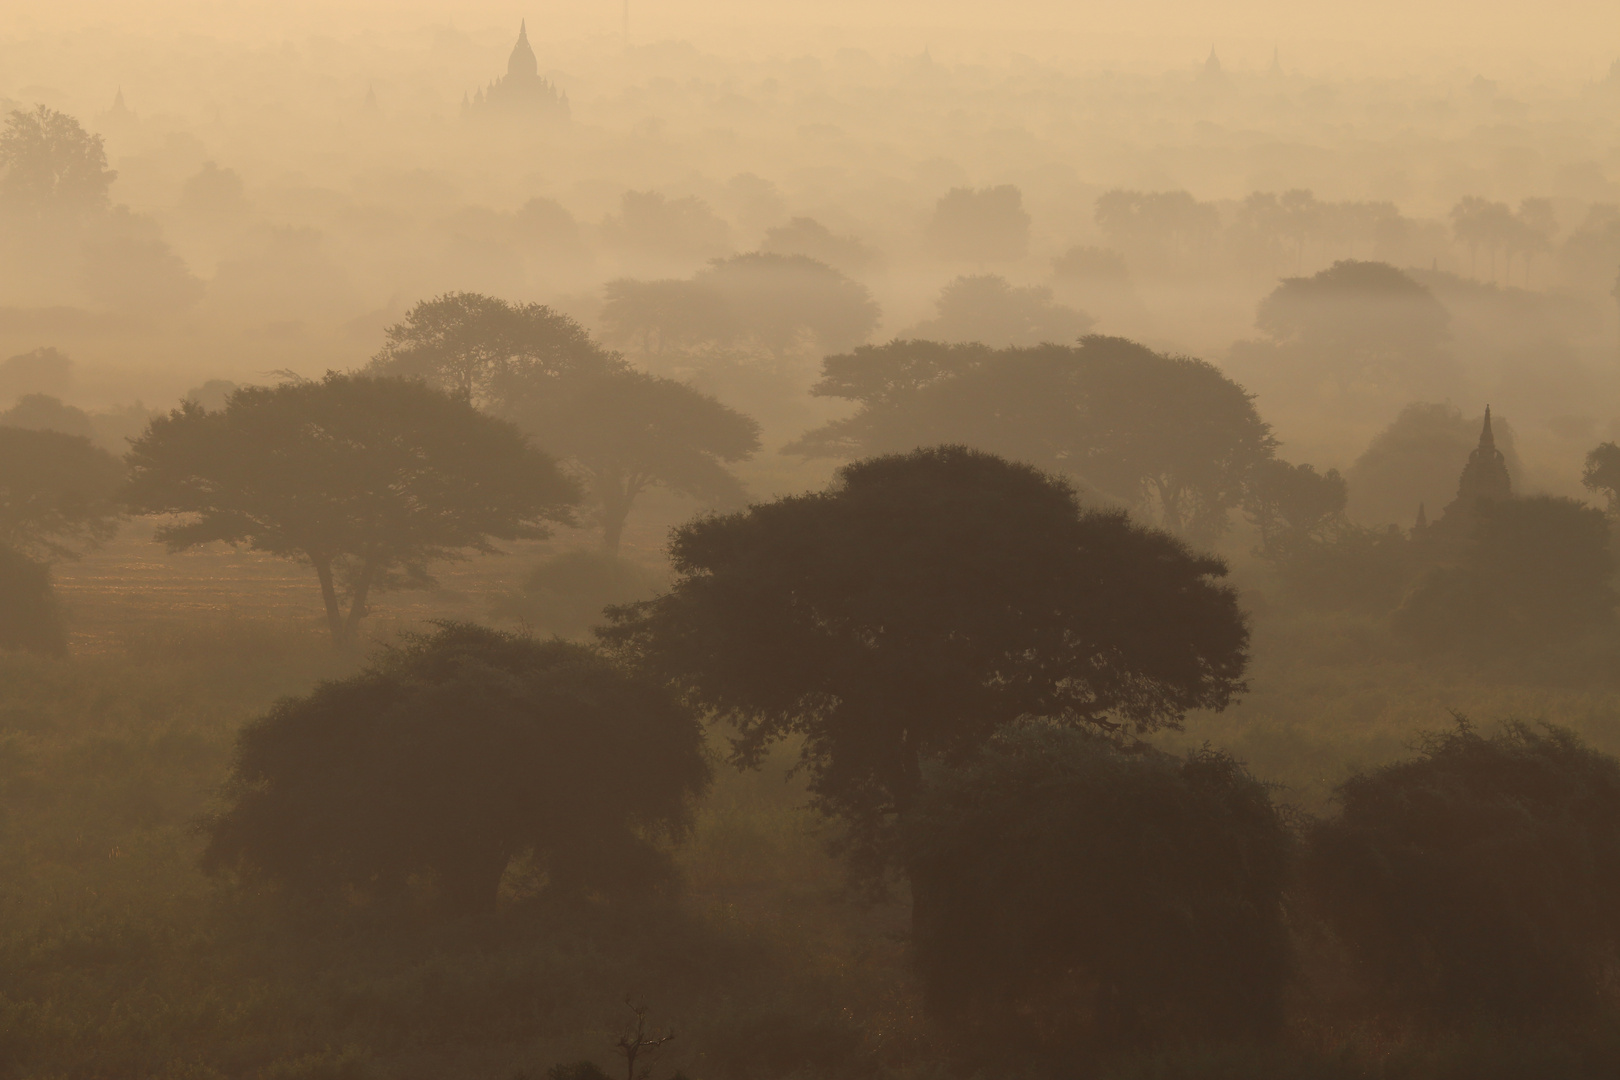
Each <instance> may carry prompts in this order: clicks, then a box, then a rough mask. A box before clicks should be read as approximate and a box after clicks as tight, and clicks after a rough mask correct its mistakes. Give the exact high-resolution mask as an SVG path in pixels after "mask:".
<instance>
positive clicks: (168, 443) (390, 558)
mask: <svg viewBox="0 0 1620 1080" xmlns="http://www.w3.org/2000/svg"><path fill="white" fill-rule="evenodd" d="M127 460H128V462H129V465H130V468H131V471H132V475H131V481H130V486H129V490H128V501H129V504H130V506H131V507H132V508H133V509H134V510H135V511H136V512H137V513H145V514H179V515H184V518H183V520H181V521H179V522H177V523H175V524H170V525H164V526H163V527H161V528H160V529H159V530H158V532H157V538H158V539H160V540H162V541H164V542H165V543H167V544H168V546H169V549H170V550H171V551H182V550H185V549H188V548H193V547H197V546H198V545H201V544H207V543H211V542H214V541H223V542H225V543H229V544H243V545H246V546H247V547H248V548H249V549H251V550H254V551H265V552H269V553H270V554H273V555H278V556H281V557H283V558H293V559H303V560H307V561H308V562H309V563H310V565H311V566H313V567H314V568H315V573H316V576H317V577H318V578H319V579H320V585H321V596H322V599H323V600H324V601H325V605H326V616H327V623H328V625H329V627H330V629H331V632H332V638H333V640H334V641H337V642H344V641H348V640H350V639H352V638H353V636H354V634H355V630H356V628H357V627H358V625H359V622H360V620H361V619H362V618H364V617H365V615H366V614H367V612H368V610H369V608H368V607H367V603H368V599H369V597H370V595H371V593H372V591H373V590H378V589H384V588H400V587H422V586H427V585H430V584H431V583H432V578H431V577H430V576H429V574H428V572H427V567H428V565H429V564H430V563H432V562H435V561H440V560H446V559H455V558H465V557H466V553H467V552H468V551H475V552H489V551H493V550H495V549H494V548H493V546H492V544H491V541H492V540H500V539H504V540H512V539H520V538H538V537H543V536H545V535H547V531H548V530H547V528H546V526H547V523H549V522H558V521H565V520H567V518H568V510H567V508H568V507H569V506H570V505H571V504H572V503H574V502H575V501H577V498H578V492H577V489H576V486H575V485H574V484H573V482H572V481H570V480H569V479H568V478H567V477H566V476H564V475H563V474H562V472H561V471H560V470H559V469H558V467H557V465H556V463H555V462H554V461H553V460H552V459H551V458H550V457H549V456H547V455H546V454H544V453H542V452H541V451H539V450H537V449H535V448H533V447H531V446H530V445H528V443H527V442H526V441H525V439H524V437H523V435H522V433H521V432H519V431H518V429H517V428H516V427H515V426H513V425H512V424H510V423H507V422H506V421H503V420H498V419H496V418H495V417H492V416H488V415H486V414H484V413H481V412H479V411H477V410H476V409H474V408H473V407H472V406H471V405H470V404H468V403H467V402H466V401H465V400H461V399H458V398H456V397H452V396H451V395H449V394H446V393H444V392H443V391H440V390H435V389H433V388H431V387H429V386H426V385H423V384H422V383H420V382H414V381H410V380H405V379H387V378H376V377H369V376H360V375H340V374H336V373H331V374H328V375H327V376H326V378H325V379H324V380H322V381H320V382H299V383H283V384H282V385H280V386H275V387H248V388H246V389H242V390H238V391H236V392H235V393H233V394H232V395H231V396H230V397H229V398H228V399H227V401H226V404H225V407H224V408H223V409H221V410H219V411H217V412H208V411H206V410H204V409H203V408H202V407H201V406H199V405H198V404H196V403H195V402H191V401H188V402H186V403H184V404H183V405H182V406H181V407H180V408H178V409H176V410H174V411H173V412H171V413H169V414H168V415H167V416H160V417H157V418H156V419H154V420H153V421H152V422H151V424H150V425H149V426H148V427H147V429H146V432H145V434H143V435H142V436H141V437H140V438H139V439H137V440H136V441H135V443H134V445H133V446H132V447H131V449H130V452H129V455H128V458H127ZM340 594H342V597H343V598H346V599H347V602H348V613H347V615H345V614H344V612H343V610H342V603H341V599H340Z"/></svg>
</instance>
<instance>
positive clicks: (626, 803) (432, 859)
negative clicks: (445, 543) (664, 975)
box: [204, 624, 709, 913]
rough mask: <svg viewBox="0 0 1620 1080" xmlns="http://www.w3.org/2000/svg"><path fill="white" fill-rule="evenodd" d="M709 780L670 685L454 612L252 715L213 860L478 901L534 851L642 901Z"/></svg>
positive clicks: (558, 868) (359, 886)
mask: <svg viewBox="0 0 1620 1080" xmlns="http://www.w3.org/2000/svg"><path fill="white" fill-rule="evenodd" d="M708 777H709V767H708V763H707V760H706V759H705V756H704V750H703V736H702V729H701V727H700V725H699V724H698V722H697V719H696V718H695V717H694V716H693V715H692V714H691V713H690V712H688V711H687V710H686V709H684V708H683V707H681V706H680V705H679V704H678V703H677V702H676V701H674V700H673V699H672V698H671V697H670V695H669V693H668V692H667V691H666V690H664V689H662V688H661V687H660V686H658V685H656V684H654V683H651V682H649V681H647V680H644V679H640V678H637V677H635V676H633V675H630V674H628V673H626V672H625V671H624V670H622V669H621V668H619V667H617V666H615V665H614V664H612V663H609V662H608V661H606V660H604V659H602V658H601V657H600V656H598V655H596V654H595V653H593V652H592V651H590V650H589V649H586V648H584V647H582V646H579V645H570V644H568V643H566V642H561V641H548V642H541V641H535V640H532V639H529V638H525V637H520V636H517V635H512V634H502V633H499V632H496V631H493V630H487V629H484V628H481V627H476V626H471V625H467V624H445V625H443V626H442V627H441V628H440V629H439V631H438V632H436V633H435V634H433V635H431V636H429V637H424V638H421V639H418V640H416V641H414V642H413V643H411V644H409V645H408V646H406V647H403V648H399V649H395V650H391V651H390V652H388V653H386V654H384V655H383V656H382V658H381V659H380V660H378V661H377V662H376V663H375V664H373V665H372V666H371V667H370V668H369V669H367V670H366V671H364V672H363V673H361V674H359V675H356V676H354V677H352V678H349V679H344V680H340V681H336V682H327V683H323V684H321V685H320V686H319V687H317V688H316V690H315V691H314V692H313V693H311V694H310V695H308V696H307V697H303V698H293V699H288V700H285V701H283V702H281V703H280V704H278V705H277V706H276V707H275V708H274V709H272V710H271V711H270V713H269V714H268V715H266V716H265V717H263V718H262V719H260V720H258V721H256V722H254V723H253V724H251V725H249V726H248V727H247V728H246V729H245V730H244V731H243V732H242V735H241V737H240V740H239V744H238V757H237V762H236V765H235V768H234V769H233V771H232V775H231V781H230V785H229V788H228V797H229V806H228V807H227V808H226V809H225V810H224V812H223V813H221V814H220V815H219V816H218V817H217V818H215V819H214V821H213V823H212V825H211V827H210V836H209V843H208V848H207V851H206V853H205V855H204V865H205V867H206V868H208V869H210V870H215V871H218V870H221V869H225V868H240V869H242V870H245V871H247V872H249V873H250V874H256V875H262V876H264V877H267V878H270V879H273V880H276V881H280V882H283V883H285V884H286V885H288V886H291V887H292V888H294V889H295V890H298V891H302V892H308V893H316V894H320V893H331V892H334V891H337V890H340V889H342V888H344V887H348V888H351V889H355V890H358V891H360V892H361V893H364V894H369V895H371V896H374V897H378V898H387V897H391V896H399V895H400V894H403V893H404V892H406V890H407V888H408V885H409V883H410V880H411V878H412V877H413V875H424V874H426V875H430V876H431V877H432V878H433V879H434V881H435V882H436V886H437V890H438V896H439V901H440V905H441V907H442V909H443V910H446V911H448V912H452V913H466V912H479V911H489V910H492V909H493V908H494V906H495V903H496V893H497V888H498V887H499V884H500V881H501V877H502V874H503V873H504V872H505V870H506V867H507V864H508V863H509V862H510V861H511V860H512V858H513V857H514V856H517V855H520V854H522V853H524V852H526V851H532V852H533V856H534V859H535V862H536V864H537V865H538V866H539V867H540V868H542V869H543V870H544V872H545V874H546V875H547V878H548V881H549V885H548V887H549V888H551V889H556V890H561V891H570V890H582V889H592V890H600V891H603V892H606V893H609V894H612V895H615V896H627V895H633V894H635V893H637V892H639V891H642V890H646V889H649V888H652V887H654V886H656V885H657V884H658V883H659V882H660V881H661V880H662V879H663V878H664V877H665V876H666V875H667V874H668V867H667V864H666V862H665V860H664V857H663V856H662V855H661V854H660V852H659V850H658V849H657V848H656V847H655V846H654V845H653V844H652V843H651V838H653V837H656V836H658V835H661V834H665V835H674V834H679V833H680V832H682V831H683V830H684V829H685V827H686V825H687V820H688V806H689V802H690V800H691V799H692V798H693V797H694V796H695V795H697V794H698V793H700V792H701V791H702V790H703V789H704V788H705V787H706V785H707V782H708Z"/></svg>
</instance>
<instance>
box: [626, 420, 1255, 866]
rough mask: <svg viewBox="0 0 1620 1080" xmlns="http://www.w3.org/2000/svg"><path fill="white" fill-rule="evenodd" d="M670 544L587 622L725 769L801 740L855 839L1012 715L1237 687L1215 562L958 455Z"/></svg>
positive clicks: (1122, 709)
mask: <svg viewBox="0 0 1620 1080" xmlns="http://www.w3.org/2000/svg"><path fill="white" fill-rule="evenodd" d="M670 554H671V557H672V559H673V562H674V567H675V570H676V572H677V574H678V575H679V576H678V579H677V581H676V583H675V585H674V586H673V588H672V589H671V590H670V591H669V592H668V593H667V594H665V595H663V596H661V597H658V598H655V599H653V600H650V601H647V602H645V603H641V604H636V605H630V606H627V607H623V608H618V609H612V610H610V612H609V615H610V617H611V619H612V623H611V625H610V626H609V627H608V628H606V629H605V630H604V631H602V633H603V634H604V635H605V637H606V639H607V640H608V641H610V642H611V643H613V644H614V645H616V646H617V647H619V648H620V649H622V650H624V651H625V652H627V653H628V654H630V655H632V656H634V657H635V658H636V659H637V660H638V661H639V662H641V663H644V664H647V665H649V666H650V667H651V669H653V670H656V671H658V672H660V673H662V674H664V675H666V676H667V677H668V678H670V679H672V680H674V681H676V682H677V683H679V684H680V685H682V686H684V687H686V688H687V689H688V691H689V692H690V693H691V694H692V695H693V696H694V697H695V699H696V700H699V701H701V702H702V703H703V704H705V705H706V706H708V707H710V708H712V709H713V710H715V711H716V712H717V713H719V714H720V715H721V716H723V717H725V718H726V719H727V720H728V721H729V722H731V723H732V724H733V725H735V726H736V728H737V730H738V737H737V739H736V741H735V742H734V743H733V754H734V760H735V761H736V762H737V763H739V764H748V763H752V762H757V761H758V760H759V758H760V756H761V755H762V754H763V753H764V752H765V750H766V749H767V747H769V746H770V745H771V744H772V743H774V742H776V741H778V740H781V739H784V738H787V737H788V736H790V735H795V734H797V735H802V736H803V737H804V743H803V750H802V756H803V760H804V763H805V765H806V766H807V768H808V770H809V773H810V776H811V790H812V792H813V795H814V798H815V801H816V804H817V805H818V806H819V807H820V808H821V809H822V810H823V811H825V812H828V813H830V814H834V815H837V816H840V817H843V818H844V819H845V820H846V821H847V822H849V824H850V825H851V826H852V828H853V830H854V834H855V835H857V836H862V835H864V836H866V837H867V838H872V837H874V836H876V834H877V832H878V831H879V830H880V829H881V827H882V825H883V823H884V821H886V820H887V819H888V817H889V816H890V815H892V814H893V813H895V812H903V811H904V809H905V808H906V806H908V805H909V804H910V802H911V800H912V799H913V797H914V796H915V793H916V790H917V786H918V783H919V776H920V769H921V767H922V764H923V762H924V761H926V760H929V759H934V758H939V757H941V756H950V755H953V754H960V753H963V752H966V751H969V750H971V749H972V748H974V747H977V746H979V745H980V744H982V743H983V741H984V740H985V739H986V738H987V737H988V736H989V735H990V734H991V733H992V732H993V731H995V730H996V729H997V728H999V727H1001V726H1002V725H1004V724H1007V723H1010V722H1012V721H1013V720H1015V719H1018V718H1019V717H1024V716H1045V717H1050V718H1053V719H1054V720H1056V721H1058V722H1062V723H1067V724H1074V725H1092V726H1097V727H1110V728H1112V727H1129V728H1133V729H1136V730H1141V731H1150V730H1153V729H1155V728H1158V727H1163V726H1166V725H1171V726H1173V725H1175V724H1178V723H1179V722H1180V720H1181V718H1182V716H1183V715H1184V714H1185V713H1186V711H1187V710H1189V709H1195V708H1208V709H1220V708H1223V707H1224V706H1225V705H1226V704H1227V703H1229V702H1230V701H1231V700H1232V699H1233V698H1234V697H1235V696H1236V695H1237V694H1238V693H1239V692H1241V691H1242V689H1243V683H1242V681H1241V680H1242V675H1243V670H1244V666H1245V664H1246V660H1247V654H1246V645H1247V640H1248V637H1247V630H1246V628H1245V625H1244V620H1243V617H1242V615H1241V614H1240V613H1239V611H1238V608H1237V602H1236V597H1235V595H1234V594H1233V592H1232V591H1231V590H1230V589H1227V588H1224V587H1222V586H1221V585H1219V584H1217V582H1216V580H1215V579H1217V578H1219V577H1221V576H1222V575H1224V574H1225V572H1226V567H1225V565H1224V564H1223V563H1222V562H1220V561H1219V560H1218V559H1214V558H1209V557H1202V556H1197V555H1194V554H1193V553H1191V552H1190V551H1189V550H1188V549H1187V548H1186V547H1184V546H1183V545H1182V544H1181V542H1180V541H1178V540H1176V539H1174V538H1173V537H1170V536H1167V535H1165V534H1163V533H1160V532H1156V531H1153V530H1149V529H1144V528H1141V527H1139V526H1137V525H1133V524H1132V523H1131V522H1130V520H1129V519H1128V518H1127V517H1126V516H1125V515H1124V514H1121V513H1105V512H1098V511H1090V510H1084V509H1082V508H1081V507H1080V505H1079V503H1078V502H1077V501H1076V498H1075V494H1074V492H1073V490H1072V489H1071V488H1070V487H1069V486H1068V485H1067V484H1066V483H1064V482H1063V481H1061V480H1059V479H1057V478H1054V477H1052V476H1049V475H1047V474H1044V473H1042V472H1040V471H1039V470H1037V469H1034V468H1032V467H1030V466H1027V465H1016V464H1012V463H1009V462H1007V461H1004V460H1002V459H1001V458H997V457H994V456H992V455H990V454H985V453H981V452H978V451H974V450H968V449H966V448H963V447H949V446H947V447H937V448H932V449H925V450H917V451H914V452H912V453H910V454H906V455H895V456H889V457H880V458H875V459H872V460H868V461H862V462H859V463H856V464H853V465H849V466H846V467H844V468H843V469H842V470H840V472H839V478H838V481H837V483H836V484H835V485H834V486H833V487H832V488H830V489H829V490H827V491H825V492H822V493H819V494H810V495H800V496H792V497H787V498H782V499H778V500H776V501H774V502H771V503H766V504H762V505H757V506H753V507H751V508H749V509H748V510H747V511H744V512H742V513H737V514H732V515H728V516H724V517H711V518H704V519H700V520H698V521H695V522H692V523H690V524H688V525H685V526H683V527H682V528H681V529H679V530H677V532H676V533H675V536H674V539H673V541H672V543H671V547H670Z"/></svg>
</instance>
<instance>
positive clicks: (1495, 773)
mask: <svg viewBox="0 0 1620 1080" xmlns="http://www.w3.org/2000/svg"><path fill="white" fill-rule="evenodd" d="M1337 794H1338V801H1339V804H1340V806H1341V807H1342V809H1341V811H1340V813H1339V814H1338V816H1336V817H1334V818H1330V819H1328V820H1326V821H1322V822H1320V823H1318V824H1317V825H1316V826H1315V827H1314V828H1313V829H1312V830H1311V835H1310V850H1309V854H1308V857H1307V859H1306V863H1305V866H1304V874H1303V875H1302V876H1303V878H1304V883H1305V885H1306V890H1307V895H1308V896H1309V897H1310V898H1311V899H1312V900H1314V902H1315V904H1316V905H1317V906H1318V910H1320V911H1321V912H1322V913H1323V914H1325V915H1326V917H1327V921H1328V924H1329V925H1330V926H1331V927H1332V929H1333V931H1334V933H1335V934H1336V935H1337V936H1338V937H1339V939H1340V940H1341V941H1343V942H1344V943H1345V944H1346V945H1347V946H1348V947H1349V949H1350V950H1351V952H1352V955H1353V956H1354V957H1355V958H1356V960H1357V961H1358V966H1357V970H1359V971H1361V972H1364V973H1366V975H1368V976H1370V978H1371V979H1372V981H1373V982H1374V984H1375V988H1376V989H1377V990H1378V991H1380V992H1381V995H1382V996H1383V997H1384V999H1385V1001H1386V1003H1387V1004H1388V1005H1390V1006H1391V1007H1392V1011H1394V1012H1398V1013H1399V1014H1400V1015H1401V1016H1402V1017H1403V1019H1404V1018H1407V1017H1411V1016H1412V1015H1414V1014H1416V1015H1419V1016H1424V1017H1426V1018H1430V1019H1439V1020H1443V1021H1451V1022H1457V1021H1461V1022H1463V1024H1465V1025H1469V1026H1470V1028H1471V1029H1472V1027H1471V1025H1472V1024H1474V1023H1477V1022H1479V1021H1482V1020H1483V1021H1487V1022H1504V1021H1506V1022H1510V1023H1511V1022H1520V1023H1522V1022H1524V1021H1525V1020H1528V1019H1534V1018H1542V1017H1548V1016H1556V1017H1559V1018H1561V1019H1567V1018H1568V1017H1569V1016H1570V1015H1572V1014H1579V1013H1581V1012H1585V1011H1588V1010H1592V1009H1594V1008H1598V1007H1602V1005H1603V1004H1604V1003H1605V1002H1606V999H1608V997H1609V994H1610V992H1611V991H1610V989H1609V980H1610V978H1611V977H1612V976H1611V975H1610V972H1612V970H1613V962H1614V957H1615V947H1616V943H1617V942H1620V761H1616V760H1615V759H1614V758H1613V757H1612V756H1610V755H1608V754H1603V753H1599V752H1598V751H1597V750H1595V749H1593V748H1592V747H1590V746H1588V745H1586V744H1585V743H1583V742H1582V741H1581V740H1580V739H1579V738H1577V737H1576V736H1575V735H1574V734H1573V733H1572V732H1568V731H1563V730H1560V729H1557V728H1552V727H1543V728H1536V727H1531V726H1529V725H1525V724H1515V723H1510V724H1507V725H1505V726H1504V729H1503V731H1502V732H1501V733H1500V734H1497V735H1493V736H1486V735H1482V734H1480V733H1479V732H1478V731H1476V730H1474V728H1473V727H1472V726H1470V725H1469V724H1468V723H1467V722H1466V721H1463V722H1462V723H1460V724H1459V725H1458V727H1457V728H1455V729H1454V730H1452V731H1448V732H1443V733H1440V734H1438V735H1433V736H1430V737H1428V738H1426V739H1425V740H1424V742H1423V743H1422V745H1421V747H1420V752H1419V753H1418V754H1417V755H1416V756H1415V757H1413V758H1410V759H1408V760H1405V761H1398V762H1395V763H1393V764H1390V765H1386V766H1384V767H1382V768H1379V769H1375V770H1372V771H1370V772H1365V773H1360V774H1358V775H1356V776H1353V777H1351V778H1350V779H1349V780H1348V781H1346V782H1345V783H1344V784H1343V785H1342V786H1340V788H1339V789H1338V793H1337Z"/></svg>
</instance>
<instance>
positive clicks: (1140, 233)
mask: <svg viewBox="0 0 1620 1080" xmlns="http://www.w3.org/2000/svg"><path fill="white" fill-rule="evenodd" d="M1093 216H1094V218H1095V219H1096V222H1097V227H1098V228H1100V229H1102V231H1103V234H1104V235H1105V236H1107V237H1108V239H1109V240H1110V241H1111V242H1112V243H1113V245H1114V246H1115V247H1117V248H1120V249H1122V250H1123V251H1125V252H1126V254H1127V255H1130V256H1131V257H1132V258H1133V261H1134V260H1137V259H1140V260H1142V261H1143V262H1144V263H1157V264H1160V265H1165V264H1171V265H1177V264H1185V263H1186V261H1187V260H1188V259H1189V258H1190V257H1192V256H1193V255H1195V254H1196V253H1197V252H1198V251H1199V250H1200V249H1202V248H1203V247H1204V246H1205V245H1207V244H1208V243H1209V242H1210V241H1211V240H1212V239H1213V238H1214V236H1215V233H1216V231H1217V230H1218V229H1219V228H1220V224H1221V214H1220V211H1219V210H1218V209H1216V207H1215V205H1214V204H1213V203H1201V202H1199V201H1198V200H1197V199H1195V198H1193V197H1192V195H1190V194H1188V193H1187V192H1185V191H1124V190H1120V189H1115V190H1113V191H1108V192H1104V193H1103V194H1102V195H1100V196H1098V198H1097V205H1096V209H1095V211H1094V214H1093Z"/></svg>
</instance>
